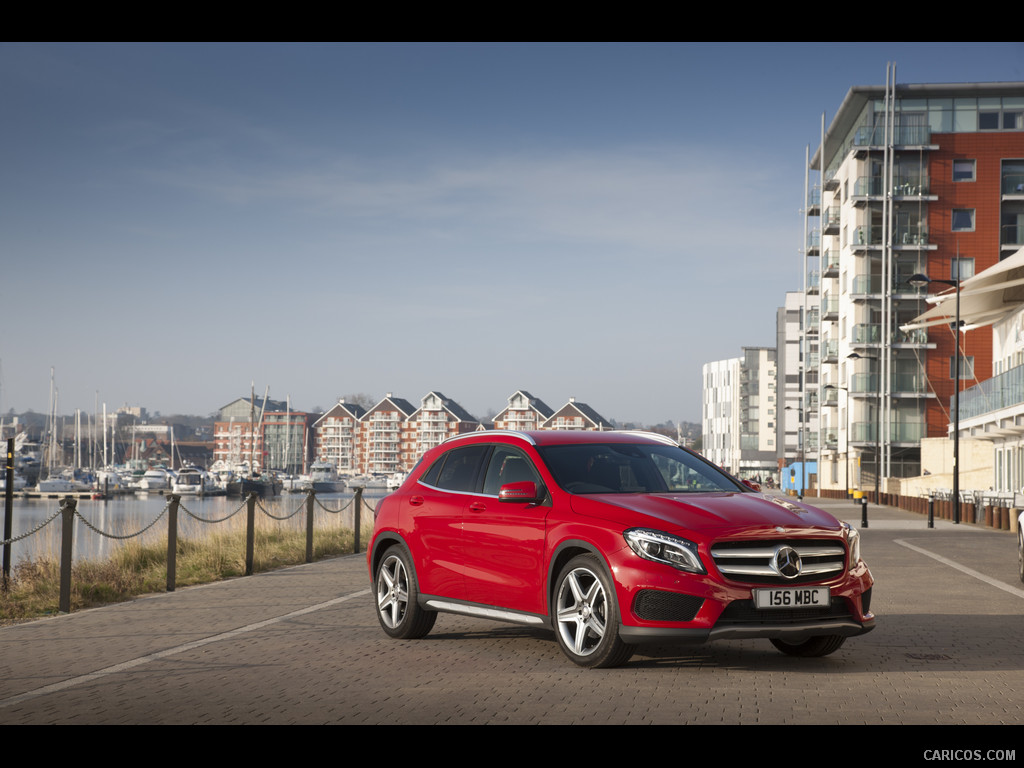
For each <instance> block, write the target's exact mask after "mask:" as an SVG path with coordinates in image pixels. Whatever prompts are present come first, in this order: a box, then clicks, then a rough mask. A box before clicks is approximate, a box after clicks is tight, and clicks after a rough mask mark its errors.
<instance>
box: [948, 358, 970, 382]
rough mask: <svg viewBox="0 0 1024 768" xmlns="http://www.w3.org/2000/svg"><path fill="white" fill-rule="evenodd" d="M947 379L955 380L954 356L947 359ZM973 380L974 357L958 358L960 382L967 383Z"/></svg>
mask: <svg viewBox="0 0 1024 768" xmlns="http://www.w3.org/2000/svg"><path fill="white" fill-rule="evenodd" d="M949 378H951V379H955V378H956V356H953V357H951V358H949ZM973 378H974V357H973V356H971V357H961V358H960V381H969V380H971V379H973Z"/></svg>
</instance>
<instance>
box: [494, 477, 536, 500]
mask: <svg viewBox="0 0 1024 768" xmlns="http://www.w3.org/2000/svg"><path fill="white" fill-rule="evenodd" d="M545 493H546V490H545V488H544V486H543V485H541V484H540V483H534V482H531V481H530V480H523V481H521V482H518V483H508V484H506V485H503V486H501V489H500V490H499V491H498V501H509V502H512V503H515V504H540V503H541V502H542V501H543V500H544V495H545Z"/></svg>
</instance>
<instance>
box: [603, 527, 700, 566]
mask: <svg viewBox="0 0 1024 768" xmlns="http://www.w3.org/2000/svg"><path fill="white" fill-rule="evenodd" d="M622 535H623V536H624V537H625V539H626V543H627V544H629V548H630V549H632V550H633V551H634V552H635V553H636V554H637V555H638V556H640V557H642V558H643V559H644V560H652V561H654V562H656V563H665V564H666V565H671V566H672V567H673V568H678V569H679V570H681V571H687V572H688V573H707V571H706V570H704V565H703V564H702V563H701V561H700V557H699V556H698V555H697V545H696V544H694V543H693V542H692V541H687V540H686V539H682V538H680V537H678V536H672V535H670V534H668V533H662V532H661V531H652V530H650V529H649V528H630V529H629V530H628V531H626V532H625V533H623V534H622Z"/></svg>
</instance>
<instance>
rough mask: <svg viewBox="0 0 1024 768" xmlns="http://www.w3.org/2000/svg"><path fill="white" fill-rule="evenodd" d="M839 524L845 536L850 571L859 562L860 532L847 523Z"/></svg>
mask: <svg viewBox="0 0 1024 768" xmlns="http://www.w3.org/2000/svg"><path fill="white" fill-rule="evenodd" d="M839 524H840V525H842V526H843V533H844V534H845V535H846V546H847V547H848V548H849V550H850V568H849V569H850V570H851V571H852V570H853V569H854V568H856V567H857V563H859V562H860V531H858V530H857V529H856V528H854V527H853V526H852V525H850V524H849V523H844V522H842V521H840V523H839Z"/></svg>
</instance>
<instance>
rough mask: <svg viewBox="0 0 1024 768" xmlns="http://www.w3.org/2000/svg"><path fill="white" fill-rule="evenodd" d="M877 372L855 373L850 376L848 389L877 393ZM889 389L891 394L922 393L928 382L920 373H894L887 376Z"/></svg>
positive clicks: (856, 391) (925, 389)
mask: <svg viewBox="0 0 1024 768" xmlns="http://www.w3.org/2000/svg"><path fill="white" fill-rule="evenodd" d="M878 381H879V378H878V374H877V373H855V374H853V376H851V377H850V391H851V392H853V393H854V394H858V395H875V394H877V393H878ZM889 385H890V386H889V391H890V392H892V393H893V394H897V395H899V394H902V395H923V394H925V393H926V392H927V391H928V382H927V381H926V379H925V377H924V374H921V373H894V374H893V375H892V376H890V377H889Z"/></svg>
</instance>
